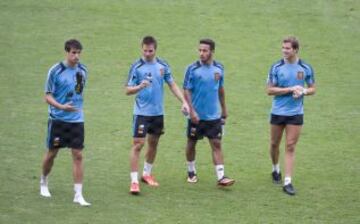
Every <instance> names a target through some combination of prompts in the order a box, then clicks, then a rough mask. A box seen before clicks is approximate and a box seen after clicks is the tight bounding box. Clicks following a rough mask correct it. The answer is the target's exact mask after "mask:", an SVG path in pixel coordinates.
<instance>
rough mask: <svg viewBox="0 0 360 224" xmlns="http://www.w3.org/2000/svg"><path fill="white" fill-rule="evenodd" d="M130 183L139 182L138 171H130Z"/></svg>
mask: <svg viewBox="0 0 360 224" xmlns="http://www.w3.org/2000/svg"><path fill="white" fill-rule="evenodd" d="M130 178H131V183H139V178H138V172H131V173H130Z"/></svg>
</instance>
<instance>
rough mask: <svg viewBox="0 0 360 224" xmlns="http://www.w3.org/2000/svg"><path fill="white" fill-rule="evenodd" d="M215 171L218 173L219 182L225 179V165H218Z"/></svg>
mask: <svg viewBox="0 0 360 224" xmlns="http://www.w3.org/2000/svg"><path fill="white" fill-rule="evenodd" d="M215 171H216V176H217V179H218V180H220V179H221V178H223V177H224V165H223V164H219V165H216V166H215Z"/></svg>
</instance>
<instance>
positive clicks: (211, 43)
mask: <svg viewBox="0 0 360 224" xmlns="http://www.w3.org/2000/svg"><path fill="white" fill-rule="evenodd" d="M200 44H206V45H209V46H210V50H212V51H213V50H215V42H214V41H213V40H212V39H209V38H205V39H201V40H200Z"/></svg>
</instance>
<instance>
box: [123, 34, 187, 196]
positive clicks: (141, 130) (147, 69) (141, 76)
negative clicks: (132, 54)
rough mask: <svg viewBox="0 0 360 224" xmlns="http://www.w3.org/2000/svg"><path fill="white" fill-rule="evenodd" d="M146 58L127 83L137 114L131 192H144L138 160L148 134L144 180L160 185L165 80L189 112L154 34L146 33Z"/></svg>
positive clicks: (135, 67) (183, 107) (152, 184)
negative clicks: (156, 171)
mask: <svg viewBox="0 0 360 224" xmlns="http://www.w3.org/2000/svg"><path fill="white" fill-rule="evenodd" d="M141 48H142V58H140V59H139V60H137V61H136V62H135V63H134V64H133V65H132V66H131V68H130V72H129V75H128V81H127V83H126V94H127V95H133V94H136V98H135V104H134V117H133V145H132V148H131V155H130V169H131V172H130V178H131V183H130V193H132V194H138V193H140V185H139V181H138V163H139V156H140V151H141V149H142V147H143V146H144V144H145V138H146V136H147V140H148V148H147V152H146V154H145V161H144V169H143V174H142V178H141V179H142V181H143V182H145V183H146V184H148V185H150V186H154V187H157V186H159V183H158V182H157V181H156V180H155V178H154V177H153V176H152V175H151V171H152V166H153V163H154V161H155V157H156V152H157V145H158V142H159V139H160V136H161V135H162V134H163V133H164V131H163V128H164V116H163V115H164V106H163V101H164V100H163V95H164V89H163V85H164V83H166V84H168V86H169V88H170V90H171V92H172V93H173V94H174V95H175V96H176V98H177V99H178V100H179V101H180V102H181V103H182V111H183V112H184V113H188V111H189V108H188V104H187V103H186V101H185V100H184V98H183V95H182V93H181V91H180V89H179V87H178V86H177V85H176V83H175V81H174V79H173V77H172V74H171V69H170V66H169V65H168V64H167V63H166V62H165V61H164V60H162V59H160V58H158V57H156V48H157V41H156V39H155V38H154V37H152V36H145V37H144V38H143V40H142V43H141Z"/></svg>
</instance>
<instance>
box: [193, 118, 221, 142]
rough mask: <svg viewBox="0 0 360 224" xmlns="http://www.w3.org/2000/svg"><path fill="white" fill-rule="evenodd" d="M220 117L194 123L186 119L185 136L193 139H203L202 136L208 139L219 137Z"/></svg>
mask: <svg viewBox="0 0 360 224" xmlns="http://www.w3.org/2000/svg"><path fill="white" fill-rule="evenodd" d="M221 125H222V122H221V119H216V120H211V121H203V120H200V121H199V123H198V124H194V123H192V122H191V120H188V127H187V137H188V138H190V139H193V140H198V139H203V138H204V136H205V137H207V138H209V139H221V137H222V128H221Z"/></svg>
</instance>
